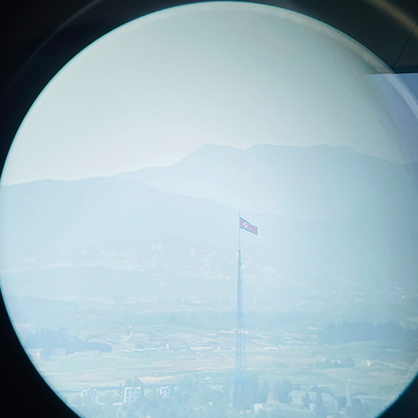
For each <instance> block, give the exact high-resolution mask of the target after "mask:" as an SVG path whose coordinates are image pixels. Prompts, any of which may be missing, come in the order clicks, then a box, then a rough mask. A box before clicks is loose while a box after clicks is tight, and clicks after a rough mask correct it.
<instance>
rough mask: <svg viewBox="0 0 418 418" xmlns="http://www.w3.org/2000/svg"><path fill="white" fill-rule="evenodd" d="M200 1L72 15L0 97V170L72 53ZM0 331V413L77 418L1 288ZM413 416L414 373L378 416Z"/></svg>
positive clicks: (107, 4)
mask: <svg viewBox="0 0 418 418" xmlns="http://www.w3.org/2000/svg"><path fill="white" fill-rule="evenodd" d="M243 1H247V0H243ZM201 2H202V0H194V1H189V0H141V1H138V0H94V1H91V2H90V3H89V4H88V5H87V6H85V7H84V8H83V9H81V10H80V11H78V12H77V13H76V14H74V15H73V16H72V17H71V18H70V19H69V20H68V21H66V22H65V23H64V24H63V25H61V26H60V27H59V29H58V30H56V31H55V32H54V33H53V34H52V35H51V36H50V37H49V38H48V39H47V40H46V41H44V42H43V43H42V45H41V46H40V47H39V48H38V50H37V51H36V52H35V53H34V54H33V55H32V56H31V58H30V59H29V60H28V62H27V63H26V64H25V65H24V66H23V67H22V68H21V70H20V72H19V73H18V75H17V77H16V78H15V80H14V82H13V83H12V84H11V86H10V87H9V89H8V90H7V91H6V93H5V95H4V96H3V99H2V101H1V102H0V167H1V170H2V168H3V166H4V163H5V160H6V157H7V153H8V151H9V148H10V146H11V144H12V141H13V138H14V136H15V134H16V132H17V130H18V128H19V126H20V124H21V122H22V120H23V118H24V117H25V115H26V113H27V112H28V110H29V109H30V107H31V105H32V104H33V102H34V101H35V99H36V98H37V97H38V95H39V94H40V93H41V91H42V90H43V89H44V87H45V86H46V85H47V83H48V82H49V81H50V80H51V79H52V78H53V77H54V76H55V74H56V73H57V72H58V71H59V70H60V69H61V68H62V67H63V66H64V65H65V64H66V63H67V62H68V61H69V60H70V59H71V58H73V57H74V56H75V55H76V54H77V53H79V52H80V51H81V50H83V49H84V48H85V47H87V46H88V45H89V44H91V43H92V42H94V41H95V40H96V39H98V38H100V37H101V36H103V35H104V34H106V33H108V32H110V31H111V30H113V29H115V28H117V27H119V26H121V25H122V24H124V23H127V22H129V21H131V20H134V19H136V18H138V17H141V16H144V15H147V14H149V13H152V12H156V11H159V10H163V9H166V8H169V7H175V6H180V5H185V4H191V3H201ZM253 3H261V4H268V5H272V6H280V7H286V8H288V9H290V10H295V11H298V12H304V11H303V10H297V9H296V8H295V7H293V5H292V3H291V2H288V1H281V0H265V1H253ZM307 14H311V13H307ZM401 72H402V71H401ZM0 233H1V231H0ZM0 332H1V334H0V338H1V339H0V341H1V342H0V383H1V387H0V416H2V417H4V418H9V417H10V418H11V417H13V418H20V417H22V418H23V417H25V418H26V417H45V418H58V417H59V418H77V415H76V414H75V413H74V412H73V411H72V410H71V409H70V408H69V407H67V406H66V404H65V403H64V402H62V401H61V400H60V398H59V397H58V396H57V395H56V394H55V393H54V391H53V390H52V389H51V388H50V387H49V386H48V385H47V384H46V382H45V381H44V380H43V379H42V377H41V376H40V375H39V373H38V372H37V371H36V369H35V367H34V366H33V364H32V363H31V361H30V360H29V358H28V357H27V355H26V353H25V351H24V349H23V347H22V345H21V344H20V342H19V340H18V338H17V336H16V334H15V332H14V329H13V327H12V325H11V322H10V320H9V317H8V314H7V311H6V308H5V305H4V301H3V298H2V297H1V293H0ZM414 417H418V377H417V378H415V380H414V381H413V382H412V383H411V384H410V385H409V387H408V388H407V389H406V390H405V392H404V393H403V394H402V395H401V396H400V397H399V399H398V400H397V401H396V402H395V403H394V404H393V405H392V406H391V407H390V408H389V409H388V410H387V411H385V412H384V413H383V414H382V415H381V418H414Z"/></svg>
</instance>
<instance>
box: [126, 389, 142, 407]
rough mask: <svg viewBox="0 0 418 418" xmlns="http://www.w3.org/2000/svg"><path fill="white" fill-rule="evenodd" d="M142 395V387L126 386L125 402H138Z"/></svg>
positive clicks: (127, 403) (128, 403)
mask: <svg viewBox="0 0 418 418" xmlns="http://www.w3.org/2000/svg"><path fill="white" fill-rule="evenodd" d="M140 395H141V388H140V387H125V388H124V390H123V403H124V404H125V405H130V404H133V403H135V402H136V400H137V399H138V398H139V396H140Z"/></svg>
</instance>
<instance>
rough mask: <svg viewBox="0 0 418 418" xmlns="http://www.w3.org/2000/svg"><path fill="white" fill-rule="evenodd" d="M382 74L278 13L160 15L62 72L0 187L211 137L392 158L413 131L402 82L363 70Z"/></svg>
mask: <svg viewBox="0 0 418 418" xmlns="http://www.w3.org/2000/svg"><path fill="white" fill-rule="evenodd" d="M373 68H374V69H373ZM381 69H382V68H381V67H380V64H379V63H378V61H377V60H376V59H375V58H374V57H373V56H372V55H369V54H368V53H367V52H366V51H365V50H364V49H363V48H362V47H361V46H359V45H358V44H356V43H354V42H351V41H350V40H349V39H348V38H347V37H345V36H343V35H341V34H339V33H338V32H336V31H334V30H332V29H330V28H329V27H327V26H325V25H322V24H320V23H318V22H316V21H314V20H312V19H308V18H306V17H304V16H301V15H298V14H295V13H292V12H288V11H284V10H281V9H277V8H272V7H268V6H260V5H254V4H239V5H238V4H236V3H210V4H203V5H202V4H201V5H192V6H184V7H177V8H174V9H170V10H166V11H163V12H160V13H155V14H152V15H149V16H146V17H144V18H141V19H138V20H136V21H133V22H131V23H128V24H126V25H124V26H122V27H121V28H119V29H117V30H115V31H113V32H111V33H110V34H108V35H106V36H105V37H103V38H101V39H100V40H98V41H96V42H95V43H94V44H92V45H91V46H90V47H88V48H86V49H85V50H84V51H83V52H82V53H80V54H79V55H78V56H77V57H76V58H74V59H73V60H71V61H70V62H69V63H68V64H67V65H66V66H65V67H64V68H63V69H62V70H61V71H60V72H59V73H58V74H57V76H56V77H55V78H54V79H53V80H52V81H51V83H50V84H49V85H48V86H47V87H46V89H45V90H44V92H43V93H42V94H41V95H40V96H39V98H38V99H37V101H36V102H35V104H34V105H33V107H32V109H31V110H30V112H29V113H28V115H27V117H26V118H25V120H24V122H23V124H22V126H21V128H20V130H19V132H18V134H17V137H16V139H15V142H14V145H13V147H12V149H11V152H10V154H9V158H8V161H7V163H6V167H5V171H4V174H3V177H2V182H3V184H10V183H19V182H26V181H32V180H37V179H43V178H54V179H76V178H84V177H90V176H97V175H103V176H106V175H112V174H115V173H118V172H121V171H127V170H137V169H141V168H144V167H149V166H158V165H168V164H173V163H175V162H177V161H179V160H180V159H181V158H182V157H184V156H185V155H187V154H188V153H190V152H191V151H193V150H194V149H196V148H197V147H199V146H201V145H202V144H205V143H208V142H212V143H215V144H226V145H231V146H235V147H238V148H243V149H245V148H248V147H250V146H252V145H254V144H259V143H269V144H294V145H302V146H306V145H311V144H318V143H323V144H331V145H334V144H344V145H349V146H351V147H353V148H354V149H356V150H358V151H360V152H364V153H368V154H372V155H377V156H380V157H383V158H388V159H392V160H395V161H399V160H402V158H403V157H402V155H400V154H399V150H398V148H397V144H399V141H400V138H404V139H405V138H407V137H411V138H412V137H414V136H415V137H416V134H417V132H418V130H417V126H416V125H417V123H416V118H415V116H414V114H413V111H411V110H409V108H408V105H407V104H405V100H404V97H406V96H407V94H406V96H405V95H404V94H403V93H402V91H401V93H400V90H399V89H402V87H399V86H398V87H397V84H396V83H397V82H396V81H395V82H392V81H388V79H387V77H385V76H380V78H379V80H377V79H376V77H375V76H373V77H371V76H370V75H368V74H370V72H371V71H380V70H381ZM391 77H393V76H391ZM394 83H395V84H394ZM394 97H395V99H393V98H394ZM388 98H389V99H390V101H391V104H390V105H389V104H388V102H387V99H388ZM392 99H393V100H392ZM407 100H408V98H407Z"/></svg>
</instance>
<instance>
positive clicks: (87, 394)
mask: <svg viewBox="0 0 418 418" xmlns="http://www.w3.org/2000/svg"><path fill="white" fill-rule="evenodd" d="M96 395H97V389H92V388H89V389H84V390H82V391H81V399H83V400H87V401H90V402H91V403H96Z"/></svg>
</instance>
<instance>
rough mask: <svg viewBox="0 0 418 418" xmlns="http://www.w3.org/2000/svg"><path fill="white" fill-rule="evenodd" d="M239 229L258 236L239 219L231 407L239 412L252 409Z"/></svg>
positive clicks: (249, 226)
mask: <svg viewBox="0 0 418 418" xmlns="http://www.w3.org/2000/svg"><path fill="white" fill-rule="evenodd" d="M241 229H245V230H247V231H248V232H251V233H253V234H256V235H258V229H257V227H255V226H253V225H251V224H249V223H248V222H247V221H245V220H244V219H242V218H241V217H239V228H238V271H237V347H236V352H235V378H234V393H233V407H234V409H239V410H249V409H252V404H251V401H250V399H249V384H248V378H247V359H246V356H245V328H244V303H243V302H244V290H243V280H242V264H241Z"/></svg>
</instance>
